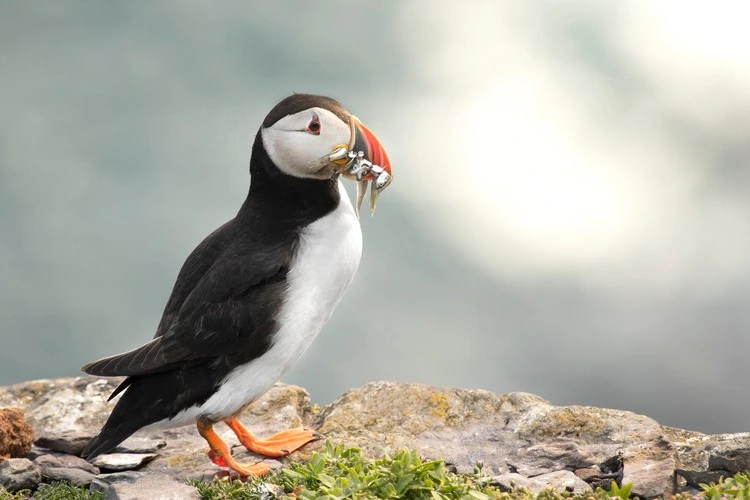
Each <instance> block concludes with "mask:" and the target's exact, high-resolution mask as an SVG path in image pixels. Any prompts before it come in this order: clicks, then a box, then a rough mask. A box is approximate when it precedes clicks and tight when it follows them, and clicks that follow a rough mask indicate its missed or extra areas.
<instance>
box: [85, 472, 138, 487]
mask: <svg viewBox="0 0 750 500" xmlns="http://www.w3.org/2000/svg"><path fill="white" fill-rule="evenodd" d="M146 475H148V474H147V473H146V472H138V471H132V470H129V471H124V472H114V473H112V474H99V475H98V476H95V477H94V480H93V481H91V486H89V490H91V491H102V492H103V491H104V490H106V489H107V488H109V487H110V486H111V485H113V484H115V483H119V482H127V483H133V482H135V481H137V480H138V479H140V478H142V477H144V476H146Z"/></svg>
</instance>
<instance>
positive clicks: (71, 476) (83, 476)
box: [42, 467, 95, 486]
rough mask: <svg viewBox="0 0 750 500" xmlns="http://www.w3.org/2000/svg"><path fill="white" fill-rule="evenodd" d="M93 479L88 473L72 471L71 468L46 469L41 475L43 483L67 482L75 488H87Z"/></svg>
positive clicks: (79, 470)
mask: <svg viewBox="0 0 750 500" xmlns="http://www.w3.org/2000/svg"><path fill="white" fill-rule="evenodd" d="M94 477H95V476H94V475H93V474H92V473H90V472H86V471H85V470H81V469H73V468H71V467H56V468H54V469H47V471H46V472H44V473H43V474H42V479H43V480H44V482H45V483H51V482H54V481H67V482H70V483H73V484H74V485H76V486H88V485H89V484H91V481H93V480H94Z"/></svg>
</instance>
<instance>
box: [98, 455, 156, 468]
mask: <svg viewBox="0 0 750 500" xmlns="http://www.w3.org/2000/svg"><path fill="white" fill-rule="evenodd" d="M156 457H157V455H156V454H155V453H106V454H104V455H99V456H98V457H94V459H93V460H92V461H91V463H92V464H93V465H95V466H97V467H99V468H100V469H106V470H112V471H124V470H133V469H137V468H139V467H140V466H141V465H144V464H146V463H148V462H150V461H151V460H153V459H155V458H156Z"/></svg>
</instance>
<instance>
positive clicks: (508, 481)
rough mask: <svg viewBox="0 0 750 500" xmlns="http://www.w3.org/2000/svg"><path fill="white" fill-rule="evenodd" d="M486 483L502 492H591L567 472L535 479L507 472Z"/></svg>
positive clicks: (549, 473) (544, 475) (578, 479)
mask: <svg viewBox="0 0 750 500" xmlns="http://www.w3.org/2000/svg"><path fill="white" fill-rule="evenodd" d="M488 482H489V483H491V484H494V485H496V486H498V487H499V488H500V489H502V490H503V491H512V490H514V489H517V488H526V489H527V490H530V491H532V492H533V493H534V494H538V493H539V492H541V491H543V490H549V489H552V490H556V491H568V492H575V493H584V492H586V491H591V487H589V485H588V484H586V483H585V482H584V481H583V480H582V479H580V478H579V477H576V475H575V474H573V473H572V472H571V471H567V470H560V471H555V472H548V473H547V474H541V475H539V476H535V477H526V476H523V475H521V474H518V473H517V472H508V473H505V474H500V475H497V476H493V477H491V478H488Z"/></svg>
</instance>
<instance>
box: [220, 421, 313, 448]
mask: <svg viewBox="0 0 750 500" xmlns="http://www.w3.org/2000/svg"><path fill="white" fill-rule="evenodd" d="M225 422H226V423H227V425H228V426H229V428H230V429H232V430H233V431H234V433H235V434H236V435H237V439H239V440H240V443H242V444H243V445H244V446H245V448H247V449H248V450H250V451H252V452H255V453H257V454H259V455H264V456H266V457H283V456H285V455H289V454H290V453H291V452H293V451H294V450H296V449H298V448H301V447H302V446H304V445H306V444H307V443H309V442H310V441H316V440H318V439H320V438H321V437H323V436H321V435H320V434H318V433H317V432H313V431H306V430H304V429H290V430H288V431H282V432H279V433H278V434H274V435H273V436H270V437H268V438H266V439H258V438H256V437H255V436H253V435H252V434H251V433H250V431H249V430H247V427H245V426H244V425H243V424H242V422H240V421H239V420H238V419H236V418H228V419H226V420H225Z"/></svg>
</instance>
